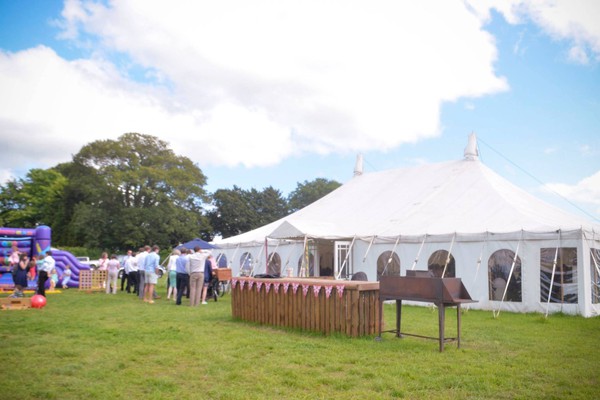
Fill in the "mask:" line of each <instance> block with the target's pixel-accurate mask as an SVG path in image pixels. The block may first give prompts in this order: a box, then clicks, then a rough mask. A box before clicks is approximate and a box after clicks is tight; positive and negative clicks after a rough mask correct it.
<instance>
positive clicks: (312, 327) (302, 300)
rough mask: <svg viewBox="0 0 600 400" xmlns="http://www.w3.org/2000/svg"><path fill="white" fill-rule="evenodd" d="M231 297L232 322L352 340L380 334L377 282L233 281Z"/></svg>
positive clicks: (287, 279) (246, 278) (313, 280)
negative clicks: (342, 336) (238, 320)
mask: <svg viewBox="0 0 600 400" xmlns="http://www.w3.org/2000/svg"><path fill="white" fill-rule="evenodd" d="M294 290H295V292H294ZM231 297H232V300H231V313H232V316H233V317H234V318H236V319H240V320H244V321H251V322H257V323H259V324H264V325H270V326H282V327H288V328H295V329H300V330H304V331H314V332H322V333H324V334H327V335H328V334H331V333H333V332H340V333H344V334H346V335H348V336H352V337H357V336H365V335H374V334H376V333H377V332H378V330H379V306H378V302H379V283H378V282H364V281H337V280H332V279H319V278H281V279H267V278H250V277H237V278H232V291H231Z"/></svg>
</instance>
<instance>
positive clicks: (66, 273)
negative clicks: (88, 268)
mask: <svg viewBox="0 0 600 400" xmlns="http://www.w3.org/2000/svg"><path fill="white" fill-rule="evenodd" d="M60 279H61V282H60V286H61V287H62V288H63V289H67V288H68V286H67V284H68V283H69V281H70V280H71V266H70V265H65V269H64V270H63V273H62V276H61V277H60Z"/></svg>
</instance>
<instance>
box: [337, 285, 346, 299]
mask: <svg viewBox="0 0 600 400" xmlns="http://www.w3.org/2000/svg"><path fill="white" fill-rule="evenodd" d="M335 289H336V290H337V294H338V297H339V298H340V299H341V298H342V296H343V295H344V285H335Z"/></svg>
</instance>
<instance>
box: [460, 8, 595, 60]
mask: <svg viewBox="0 0 600 400" xmlns="http://www.w3.org/2000/svg"><path fill="white" fill-rule="evenodd" d="M467 2H468V4H469V6H470V7H472V8H473V9H474V10H475V11H476V13H477V14H478V15H479V16H480V17H481V18H482V20H484V21H485V20H488V19H489V18H490V9H491V8H494V9H496V10H498V11H499V12H500V13H502V15H503V16H504V17H505V18H506V20H507V21H508V22H509V23H511V24H520V23H523V22H524V21H525V20H531V21H532V22H534V23H535V24H536V25H538V26H539V27H540V28H541V29H542V30H543V31H544V32H546V34H548V35H549V36H551V37H552V38H554V39H555V40H567V41H568V42H569V43H570V48H569V50H568V51H567V54H566V57H567V58H568V59H569V60H570V61H573V62H576V63H580V64H587V63H588V62H589V60H590V58H593V59H595V60H596V61H598V60H600V23H598V21H600V2H599V1H596V0H483V1H482V0H467Z"/></svg>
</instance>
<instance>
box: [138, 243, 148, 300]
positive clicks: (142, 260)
mask: <svg viewBox="0 0 600 400" xmlns="http://www.w3.org/2000/svg"><path fill="white" fill-rule="evenodd" d="M149 252H150V246H148V245H146V246H144V247H142V248H140V253H139V254H138V255H137V256H136V258H137V265H138V297H139V298H140V299H142V300H144V287H145V286H146V278H145V270H144V265H146V256H148V253H149Z"/></svg>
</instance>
